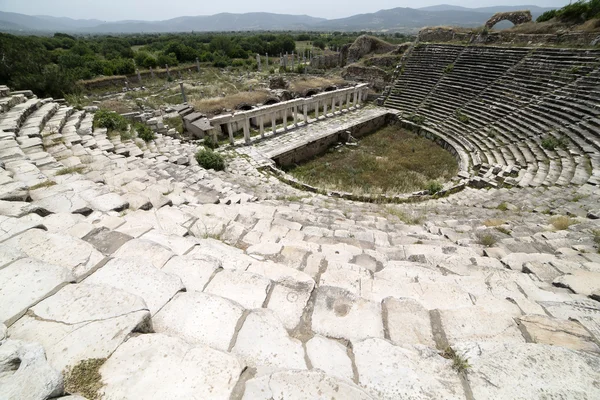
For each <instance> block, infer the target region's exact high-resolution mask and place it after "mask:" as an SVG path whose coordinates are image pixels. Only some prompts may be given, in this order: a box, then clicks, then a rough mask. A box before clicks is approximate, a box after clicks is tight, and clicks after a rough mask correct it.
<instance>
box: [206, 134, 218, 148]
mask: <svg viewBox="0 0 600 400" xmlns="http://www.w3.org/2000/svg"><path fill="white" fill-rule="evenodd" d="M203 144H204V147H208V148H209V149H211V150H214V149H216V148H217V147H219V141H218V140H217V139H215V137H214V136H206V137H205V138H204V143H203Z"/></svg>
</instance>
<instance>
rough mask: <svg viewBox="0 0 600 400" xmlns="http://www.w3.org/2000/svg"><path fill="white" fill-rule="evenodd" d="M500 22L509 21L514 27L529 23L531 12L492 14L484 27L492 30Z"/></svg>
mask: <svg viewBox="0 0 600 400" xmlns="http://www.w3.org/2000/svg"><path fill="white" fill-rule="evenodd" d="M500 21H510V22H512V23H513V24H515V25H520V24H524V23H526V22H531V12H530V11H529V10H525V11H509V12H499V13H496V14H494V15H493V16H492V18H490V19H489V20H488V21H487V22H486V23H485V26H486V28H492V27H493V26H494V25H496V24H497V23H498V22H500Z"/></svg>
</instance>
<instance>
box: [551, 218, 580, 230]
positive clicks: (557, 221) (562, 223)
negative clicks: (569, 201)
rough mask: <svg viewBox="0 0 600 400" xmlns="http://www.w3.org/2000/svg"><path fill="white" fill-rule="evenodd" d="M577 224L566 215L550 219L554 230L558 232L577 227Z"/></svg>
mask: <svg viewBox="0 0 600 400" xmlns="http://www.w3.org/2000/svg"><path fill="white" fill-rule="evenodd" d="M576 223H577V221H576V220H574V219H572V218H570V217H567V216H566V215H557V216H555V217H552V218H551V219H550V224H552V226H553V227H554V229H556V230H557V231H563V230H565V229H568V228H569V227H570V226H571V225H575V224H576Z"/></svg>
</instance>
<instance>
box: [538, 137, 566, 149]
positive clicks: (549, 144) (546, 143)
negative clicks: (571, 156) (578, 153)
mask: <svg viewBox="0 0 600 400" xmlns="http://www.w3.org/2000/svg"><path fill="white" fill-rule="evenodd" d="M568 146H569V140H568V139H566V138H565V137H561V138H559V139H556V138H555V137H553V136H546V137H545V138H544V139H542V147H543V148H545V149H546V150H555V149H556V148H561V149H564V150H566V149H567V148H568Z"/></svg>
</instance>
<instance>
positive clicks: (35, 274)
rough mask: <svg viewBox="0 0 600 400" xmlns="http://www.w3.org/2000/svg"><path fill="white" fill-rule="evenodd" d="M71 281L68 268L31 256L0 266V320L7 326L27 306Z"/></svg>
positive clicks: (71, 277)
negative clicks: (0, 267) (4, 266)
mask: <svg viewBox="0 0 600 400" xmlns="http://www.w3.org/2000/svg"><path fill="white" fill-rule="evenodd" d="M73 281H75V277H74V276H73V274H71V271H70V270H69V269H67V268H65V267H61V266H59V265H54V264H48V263H45V262H42V261H39V260H36V259H33V258H21V259H19V260H17V261H15V262H13V263H12V264H10V265H9V266H8V267H6V268H3V269H0V322H3V323H4V324H6V325H7V326H11V325H12V324H13V323H14V322H15V321H16V320H17V319H19V318H20V317H21V316H22V315H23V314H25V312H26V311H27V309H28V308H29V307H31V306H33V305H35V304H37V303H38V302H40V301H41V300H43V299H45V298H46V297H48V296H51V295H53V294H54V293H56V292H57V291H58V290H59V289H60V288H61V287H63V286H64V285H66V284H67V283H69V282H73Z"/></svg>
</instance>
